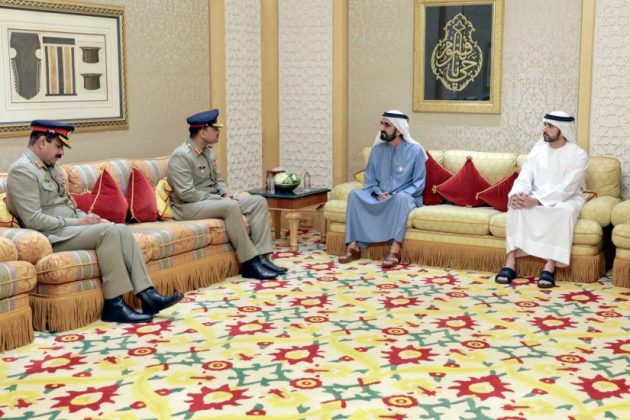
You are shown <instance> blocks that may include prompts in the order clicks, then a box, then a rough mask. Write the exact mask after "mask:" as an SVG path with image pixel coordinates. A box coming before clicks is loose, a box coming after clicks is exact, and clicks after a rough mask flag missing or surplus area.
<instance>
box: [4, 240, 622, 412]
mask: <svg viewBox="0 0 630 420" xmlns="http://www.w3.org/2000/svg"><path fill="white" fill-rule="evenodd" d="M318 239H319V237H318V235H317V234H316V233H313V232H303V233H302V241H303V243H302V245H301V252H296V253H293V252H289V251H288V247H287V244H286V242H285V241H279V242H278V243H277V248H276V255H275V258H277V259H278V261H279V264H281V265H284V266H286V267H290V269H291V271H290V272H289V274H288V275H286V276H284V277H281V278H278V280H276V281H266V282H261V281H249V280H243V279H242V278H240V277H235V278H231V279H229V280H228V281H227V282H224V283H222V284H220V285H216V286H214V287H210V288H208V289H204V290H199V291H196V292H191V293H188V294H187V295H186V297H185V299H184V301H183V302H182V303H181V304H179V305H177V306H176V307H174V308H172V309H170V310H168V311H165V313H164V314H161V315H160V316H159V317H156V320H155V322H153V323H151V324H145V325H137V326H130V325H122V324H121V325H117V324H109V323H102V322H99V323H95V324H92V325H89V326H88V327H85V328H82V329H80V330H75V331H71V332H66V333H63V334H43V333H40V334H37V337H36V340H35V342H34V343H33V344H32V345H30V346H27V347H23V348H21V349H17V350H14V351H11V352H6V353H4V354H0V378H1V383H0V417H6V418H24V419H31V418H34V417H37V418H42V419H44V418H51V419H52V418H55V419H67V418H116V419H149V418H171V417H177V418H200V417H204V418H213V419H214V418H225V419H235V418H242V417H247V418H251V417H252V416H260V417H263V418H274V419H293V418H321V419H345V418H352V419H377V418H381V419H404V418H409V419H419V418H438V417H443V418H465V419H485V418H488V419H498V418H503V419H520V418H528V419H529V418H554V419H559V418H575V419H592V418H630V372H629V367H630V363H629V362H630V335H629V330H630V323H629V322H628V320H629V319H630V318H629V316H630V304H629V299H630V289H620V288H615V287H612V286H611V283H610V280H609V279H607V278H603V279H602V281H601V282H600V283H599V284H591V285H585V284H571V283H560V287H558V288H555V289H553V290H551V291H541V290H538V289H537V288H536V285H535V283H534V282H533V280H532V279H519V280H517V282H516V284H515V285H513V286H511V287H503V286H499V285H496V284H495V283H494V281H493V279H492V276H491V275H490V274H489V273H477V272H467V271H457V270H443V269H438V268H432V267H421V266H417V265H403V266H400V267H398V268H397V269H393V270H390V271H387V272H383V271H382V270H381V268H380V266H379V265H378V263H376V262H371V261H368V260H360V261H358V262H355V263H352V264H349V265H347V266H339V265H337V263H336V259H335V258H333V257H330V256H328V255H326V253H325V252H324V250H323V246H322V245H321V244H320V243H319V240H318ZM260 417H259V418H260Z"/></svg>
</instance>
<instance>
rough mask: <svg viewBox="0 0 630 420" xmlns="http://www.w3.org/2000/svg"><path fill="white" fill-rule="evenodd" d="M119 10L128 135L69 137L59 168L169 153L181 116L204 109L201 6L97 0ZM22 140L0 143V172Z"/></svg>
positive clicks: (181, 132) (204, 7) (180, 132)
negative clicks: (123, 21) (121, 13)
mask: <svg viewBox="0 0 630 420" xmlns="http://www.w3.org/2000/svg"><path fill="white" fill-rule="evenodd" d="M99 2H100V3H107V4H113V5H119V6H125V17H126V39H127V109H128V114H129V129H128V130H121V131H102V132H95V133H80V132H79V133H75V134H73V136H72V137H71V141H72V144H73V147H72V150H69V151H67V152H66V156H65V157H64V158H63V161H62V162H83V161H89V160H97V159H106V158H111V157H130V158H132V157H148V156H159V155H166V154H169V153H170V152H171V151H172V149H173V148H175V146H176V145H177V144H179V143H181V142H182V141H183V140H184V139H185V138H186V135H187V133H188V131H187V125H186V121H185V118H186V116H188V115H190V114H192V113H195V112H199V111H201V110H204V109H207V108H208V106H209V97H210V92H209V90H210V88H209V74H208V72H209V70H208V67H209V63H208V1H207V0H118V1H116V0H99ZM26 141H27V140H26V138H0V171H6V170H7V169H8V167H9V165H10V164H11V162H13V161H14V160H15V159H16V158H17V157H19V155H20V154H21V153H22V151H23V149H24V147H25V145H26Z"/></svg>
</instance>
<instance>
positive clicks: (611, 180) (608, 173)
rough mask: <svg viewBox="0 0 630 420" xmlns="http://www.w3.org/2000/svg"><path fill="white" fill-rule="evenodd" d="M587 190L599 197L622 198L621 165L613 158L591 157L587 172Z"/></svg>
mask: <svg viewBox="0 0 630 420" xmlns="http://www.w3.org/2000/svg"><path fill="white" fill-rule="evenodd" d="M586 189H587V190H589V191H595V192H596V193H597V195H598V196H599V197H601V196H604V195H610V196H613V197H621V163H619V160H617V159H616V158H612V157H591V158H589V160H588V169H587V170H586Z"/></svg>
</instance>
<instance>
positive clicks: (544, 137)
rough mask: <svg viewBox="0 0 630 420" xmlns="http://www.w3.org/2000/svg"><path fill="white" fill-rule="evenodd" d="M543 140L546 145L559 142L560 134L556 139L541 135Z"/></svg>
mask: <svg viewBox="0 0 630 420" xmlns="http://www.w3.org/2000/svg"><path fill="white" fill-rule="evenodd" d="M543 140H545V141H546V142H547V143H553V142H554V141H558V140H560V133H558V134H557V135H556V137H550V136H547V135H545V134H543Z"/></svg>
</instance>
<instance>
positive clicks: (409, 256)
mask: <svg viewBox="0 0 630 420" xmlns="http://www.w3.org/2000/svg"><path fill="white" fill-rule="evenodd" d="M369 153H370V148H369V147H368V148H365V149H364V150H363V158H364V162H365V163H367V159H368V157H369ZM430 154H431V156H432V157H433V159H434V160H435V161H437V162H438V163H439V164H440V165H442V166H443V167H444V168H445V169H447V170H448V171H449V172H451V173H452V174H456V173H457V171H459V170H460V168H462V166H464V163H465V162H466V161H467V160H468V159H472V161H473V163H474V165H475V167H476V168H477V170H478V171H479V172H480V173H481V175H483V177H484V178H486V180H487V181H488V182H490V183H491V184H494V183H496V182H498V181H499V180H501V179H504V178H505V177H507V176H509V175H510V174H511V173H513V172H514V171H515V170H519V169H520V168H521V167H522V166H523V163H524V162H525V160H526V159H527V155H519V154H516V153H492V152H476V151H469V150H443V151H441V150H434V151H430ZM361 187H362V184H361V183H360V182H357V181H353V182H347V183H343V184H339V185H337V186H335V187H334V188H333V190H332V193H331V199H330V200H329V201H328V202H327V203H326V206H325V207H324V217H325V218H326V220H327V222H328V231H327V234H326V238H327V240H326V249H327V252H328V253H329V254H332V255H341V254H342V253H343V252H344V250H345V243H344V240H345V222H346V203H347V198H348V194H349V193H350V191H352V190H353V189H355V188H361ZM586 188H587V190H588V191H590V192H591V193H592V194H591V196H593V197H594V198H592V199H590V200H589V201H588V202H587V203H586V204H585V206H584V208H583V209H582V212H581V214H580V219H579V220H578V222H577V226H576V229H575V235H574V240H573V246H572V249H571V264H570V265H569V266H568V267H565V268H559V269H557V272H556V279H557V280H564V281H575V282H595V281H597V280H598V279H599V278H600V277H601V276H602V275H603V274H604V272H605V269H606V262H605V249H604V248H605V244H606V243H607V242H609V238H608V239H607V237H606V235H607V234H608V235H609V233H608V232H609V231H610V227H609V226H610V223H611V213H612V210H613V208H614V206H615V205H616V204H617V203H619V202H620V201H621V200H620V198H619V197H620V194H621V166H620V163H619V161H618V160H617V159H616V158H612V157H591V158H590V159H589V168H588V170H587V174H586ZM506 216H507V213H505V212H502V211H499V210H496V209H494V208H492V207H459V206H455V205H453V204H448V203H447V204H438V205H431V206H423V207H420V208H415V209H414V210H412V211H411V213H410V214H409V216H408V219H407V232H406V235H405V240H404V243H403V249H402V255H401V259H402V262H403V263H405V262H413V263H417V264H421V265H428V266H435V267H450V268H455V269H468V270H478V271H488V272H492V273H495V272H498V270H499V269H500V268H501V267H502V266H503V264H504V262H505V221H506ZM388 249H389V245H388V244H374V245H373V246H371V247H369V248H366V249H363V250H362V257H365V258H372V259H383V258H384V257H385V256H386V255H387V252H388ZM543 265H544V261H543V260H541V259H538V258H534V257H523V258H520V259H519V261H518V262H517V274H518V276H520V277H534V276H537V275H538V274H539V273H540V271H541V270H542V268H543Z"/></svg>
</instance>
